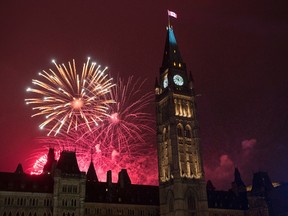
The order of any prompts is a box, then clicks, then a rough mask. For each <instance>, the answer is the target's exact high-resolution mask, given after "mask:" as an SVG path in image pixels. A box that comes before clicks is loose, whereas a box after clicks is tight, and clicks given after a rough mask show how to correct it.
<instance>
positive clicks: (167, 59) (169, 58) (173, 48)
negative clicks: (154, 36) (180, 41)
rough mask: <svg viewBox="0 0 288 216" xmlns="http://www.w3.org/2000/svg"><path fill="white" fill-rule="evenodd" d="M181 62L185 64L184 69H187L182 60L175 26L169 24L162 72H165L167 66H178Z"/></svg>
mask: <svg viewBox="0 0 288 216" xmlns="http://www.w3.org/2000/svg"><path fill="white" fill-rule="evenodd" d="M179 63H180V64H181V65H183V66H182V68H183V70H186V66H185V63H184V62H183V60H182V57H181V54H180V50H179V48H178V45H177V42H176V37H175V35H174V32H173V28H172V27H171V26H169V27H167V36H166V41H165V48H164V54H163V60H162V66H161V69H160V73H163V72H164V71H165V70H166V69H167V68H171V67H175V66H176V65H177V66H178V65H179ZM177 68H178V67H177Z"/></svg>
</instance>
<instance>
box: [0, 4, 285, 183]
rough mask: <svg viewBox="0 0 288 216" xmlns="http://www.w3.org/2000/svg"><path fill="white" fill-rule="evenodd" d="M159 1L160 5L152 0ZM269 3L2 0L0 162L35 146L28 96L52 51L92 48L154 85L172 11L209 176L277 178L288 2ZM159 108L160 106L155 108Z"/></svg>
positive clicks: (77, 54) (8, 167) (63, 56)
mask: <svg viewBox="0 0 288 216" xmlns="http://www.w3.org/2000/svg"><path fill="white" fill-rule="evenodd" d="M155 2H156V3H155ZM286 2H287V1H286V0H279V1H277V0H276V1H272V0H269V1H268V0H262V1H251V0H244V1H240V0H239V1H238V0H234V1H228V0H227V1H221V0H220V1H215V0H202V1H200V0H197V1H191V0H187V1H184V0H183V1H181V0H180V1H174V2H172V1H151V0H147V1H137V2H136V1H126V0H124V1H96V0H87V1H80V0H79V1H61V2H60V1H15V0H11V1H1V2H0V29H1V36H0V55H1V56H0V68H1V69H0V70H1V71H0V82H1V84H0V90H1V106H0V113H1V115H0V127H1V130H0V170H1V171H14V170H15V169H16V166H17V164H18V162H22V163H23V166H24V169H26V168H27V166H28V165H27V158H28V157H29V155H31V154H32V152H33V150H35V149H36V148H38V146H37V143H36V142H35V140H34V139H35V138H37V137H39V136H43V135H44V134H42V133H41V132H40V131H38V124H39V123H40V121H41V120H40V119H39V118H31V117H30V115H31V114H32V111H31V107H27V106H26V105H25V103H24V99H25V98H26V97H27V93H26V91H25V90H26V88H27V87H28V86H29V85H30V84H31V80H32V78H35V77H36V75H37V72H38V71H40V70H43V69H48V68H50V67H52V68H53V65H52V64H51V59H52V58H55V59H56V60H57V62H64V63H67V62H68V61H70V60H72V59H73V58H74V59H76V61H77V62H79V63H81V64H82V62H84V61H86V57H87V56H91V57H92V58H93V59H94V60H96V61H97V62H101V64H102V65H107V66H109V70H110V72H111V73H112V74H118V73H119V74H120V76H122V77H128V76H130V75H134V76H140V77H143V78H147V79H148V81H149V83H148V84H147V88H151V91H153V89H154V81H155V77H156V76H158V74H159V67H160V65H161V62H162V55H163V49H164V41H165V37H166V32H165V31H166V29H165V27H166V25H167V9H170V10H172V11H175V12H176V13H177V14H178V19H173V21H172V25H173V27H174V33H175V36H176V39H177V42H178V45H179V48H180V51H181V55H182V58H183V59H184V61H185V62H186V64H187V68H188V70H191V71H192V74H193V76H194V80H195V86H196V91H197V93H199V94H201V96H199V97H198V98H197V103H198V114H199V115H198V119H199V121H200V127H201V138H202V152H203V158H204V166H205V170H206V177H207V179H212V181H213V182H214V183H215V185H216V187H218V188H229V187H230V182H231V181H232V174H233V171H234V167H235V166H237V167H238V168H239V170H240V172H241V173H242V175H243V179H244V181H245V183H246V184H247V185H248V184H250V183H251V177H252V174H253V172H255V171H259V170H262V171H267V172H268V173H269V175H270V177H271V179H272V180H273V181H287V180H288V172H287V171H286V169H287V165H288V157H287V155H288V146H287V144H288V142H287V141H288V14H287V8H288V5H287V4H288V3H286ZM151 112H154V110H151Z"/></svg>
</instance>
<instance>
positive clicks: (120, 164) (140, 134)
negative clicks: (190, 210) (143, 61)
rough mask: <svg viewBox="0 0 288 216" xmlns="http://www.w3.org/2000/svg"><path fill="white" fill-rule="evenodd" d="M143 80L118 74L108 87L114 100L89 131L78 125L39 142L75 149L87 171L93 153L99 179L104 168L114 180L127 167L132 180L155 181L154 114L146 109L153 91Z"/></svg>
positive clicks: (150, 102)
mask: <svg viewBox="0 0 288 216" xmlns="http://www.w3.org/2000/svg"><path fill="white" fill-rule="evenodd" d="M144 82H145V81H141V80H140V79H136V80H135V79H134V78H133V77H129V78H128V79H127V81H125V80H123V79H121V78H118V79H117V82H116V83H117V85H116V86H115V87H114V88H112V89H111V98H112V99H113V100H114V101H115V103H113V104H110V106H109V110H108V112H109V116H108V117H107V118H106V119H104V120H103V122H102V123H101V124H100V125H99V126H98V127H97V128H94V130H93V131H92V132H91V131H89V130H85V127H79V129H78V130H77V131H75V132H73V133H69V134H66V135H65V136H62V137H61V136H59V137H54V138H52V137H46V138H44V139H42V141H41V142H43V141H44V142H46V143H49V146H53V147H54V148H55V150H72V151H73V150H75V149H76V155H77V160H78V164H79V167H80V170H82V171H87V169H88V166H89V163H90V161H91V157H92V160H93V162H94V165H95V169H96V172H97V176H98V178H99V180H100V181H105V180H106V173H107V171H108V170H112V173H113V176H112V177H113V181H114V182H115V181H117V175H118V172H119V171H120V170H121V169H127V170H128V173H129V175H130V178H131V181H132V182H133V183H134V184H150V185H157V184H158V180H157V179H158V176H157V173H158V170H157V152H156V146H155V145H153V144H154V143H155V141H154V140H153V139H151V138H154V137H155V129H154V118H153V116H152V115H151V114H150V113H149V112H148V111H147V109H148V108H149V106H150V105H151V104H152V103H153V99H154V94H153V92H146V93H145V91H143V89H144V88H143V85H144ZM143 92H144V93H143ZM45 151H46V152H48V150H47V148H46V149H45ZM46 152H45V153H46ZM45 153H43V151H42V153H41V154H40V155H41V156H43V155H44V154H45ZM40 155H39V157H41V156H40ZM43 166H44V164H43ZM39 168H40V167H39ZM42 168H43V167H42Z"/></svg>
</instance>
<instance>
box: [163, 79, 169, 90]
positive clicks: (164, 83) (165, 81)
mask: <svg viewBox="0 0 288 216" xmlns="http://www.w3.org/2000/svg"><path fill="white" fill-rule="evenodd" d="M167 86H168V78H167V77H165V78H164V80H163V87H164V88H166V87H167Z"/></svg>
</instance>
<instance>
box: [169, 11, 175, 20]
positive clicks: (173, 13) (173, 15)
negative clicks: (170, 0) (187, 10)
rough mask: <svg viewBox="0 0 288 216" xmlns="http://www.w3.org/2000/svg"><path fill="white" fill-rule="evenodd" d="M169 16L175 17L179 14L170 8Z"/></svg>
mask: <svg viewBox="0 0 288 216" xmlns="http://www.w3.org/2000/svg"><path fill="white" fill-rule="evenodd" d="M168 16H171V17H174V18H177V14H176V13H175V12H173V11H169V10H168Z"/></svg>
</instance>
